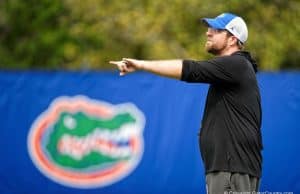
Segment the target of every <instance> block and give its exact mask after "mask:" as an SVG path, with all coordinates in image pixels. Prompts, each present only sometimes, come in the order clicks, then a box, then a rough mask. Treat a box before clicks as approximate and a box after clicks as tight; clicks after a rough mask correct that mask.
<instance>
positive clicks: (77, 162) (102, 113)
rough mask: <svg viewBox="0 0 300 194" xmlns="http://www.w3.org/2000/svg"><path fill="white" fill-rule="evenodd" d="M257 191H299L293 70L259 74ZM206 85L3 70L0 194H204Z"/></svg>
mask: <svg viewBox="0 0 300 194" xmlns="http://www.w3.org/2000/svg"><path fill="white" fill-rule="evenodd" d="M258 81H259V86H260V89H261V95H262V106H263V126H262V134H263V142H264V150H263V157H264V160H263V176H262V180H261V186H260V191H262V192H265V191H268V192H291V193H292V192H293V193H299V192H300V166H299V164H300V156H298V150H299V148H300V141H299V139H300V125H299V123H298V120H299V118H300V117H299V115H300V74H299V73H259V74H258ZM207 88H208V86H207V85H205V84H188V83H184V82H180V81H177V80H172V79H168V78H162V77H159V76H155V75H152V74H147V73H142V72H139V73H135V74H130V75H127V76H124V77H120V76H118V73H117V72H63V71H57V72H53V71H49V72H47V71H45V72H44V71H40V72H39V71H24V72H13V71H1V72H0V91H1V96H0V118H1V121H2V125H1V132H0V133H1V138H2V139H1V142H2V146H1V147H0V151H1V152H0V153H1V160H0V193H5V194H25V193H44V194H47V193H49V194H53V193H59V194H67V193H74V194H96V193H97V194H100V193H103V194H147V193H149V194H167V193H172V194H175V193H178V194H182V193H184V194H196V193H205V179H204V177H205V175H204V167H203V163H202V161H201V158H200V153H199V149H198V131H199V126H200V122H201V118H202V114H203V110H204V104H205V99H206V94H207Z"/></svg>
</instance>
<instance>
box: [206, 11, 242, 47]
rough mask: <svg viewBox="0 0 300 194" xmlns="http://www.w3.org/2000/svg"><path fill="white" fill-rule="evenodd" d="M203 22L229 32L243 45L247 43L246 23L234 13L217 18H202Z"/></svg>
mask: <svg viewBox="0 0 300 194" xmlns="http://www.w3.org/2000/svg"><path fill="white" fill-rule="evenodd" d="M202 21H203V22H204V23H205V24H206V25H207V26H209V27H211V28H214V29H220V30H228V31H229V32H230V33H231V34H232V35H234V36H235V37H236V38H237V39H239V40H240V41H241V42H242V43H245V42H246V40H247V38H248V29H247V25H246V23H245V21H244V20H243V19H242V18H241V17H239V16H237V15H234V14H232V13H223V14H221V15H219V16H217V17H215V18H202Z"/></svg>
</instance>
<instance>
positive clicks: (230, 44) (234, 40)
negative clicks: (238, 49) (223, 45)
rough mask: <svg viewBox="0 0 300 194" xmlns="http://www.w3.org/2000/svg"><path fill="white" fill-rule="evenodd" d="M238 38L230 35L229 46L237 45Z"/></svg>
mask: <svg viewBox="0 0 300 194" xmlns="http://www.w3.org/2000/svg"><path fill="white" fill-rule="evenodd" d="M237 43H238V39H237V38H236V37H235V36H230V37H228V44H229V46H234V45H237Z"/></svg>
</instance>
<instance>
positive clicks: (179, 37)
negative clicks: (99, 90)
mask: <svg viewBox="0 0 300 194" xmlns="http://www.w3.org/2000/svg"><path fill="white" fill-rule="evenodd" d="M223 12H233V13H235V14H238V15H241V16H242V17H243V18H244V19H245V21H246V23H247V25H248V28H249V39H248V41H247V44H246V50H249V51H251V52H252V54H253V55H254V57H255V58H256V59H257V60H258V62H259V64H260V69H261V70H273V71H274V70H280V69H291V68H293V69H299V67H300V63H299V62H298V61H299V60H300V48H299V45H300V44H299V43H300V41H299V35H300V25H299V24H298V23H299V13H300V3H299V1H298V0H289V1H285V0H264V1H260V0H253V1H239V0H227V1H221V0H210V1H207V0H202V1H200V0H186V1H182V0H164V1H161V0H127V1H124V0H84V1H82V0H26V1H23V0H2V1H0V68H2V69H28V68H29V69H71V70H77V69H110V68H114V67H112V66H111V65H109V64H108V61H109V60H119V59H121V58H122V57H133V58H138V59H168V58H192V59H208V58H209V57H211V56H209V55H208V54H206V53H205V51H204V41H205V36H204V35H205V31H206V29H205V27H204V26H202V25H200V24H199V18H202V17H215V16H217V15H219V14H220V13H223Z"/></svg>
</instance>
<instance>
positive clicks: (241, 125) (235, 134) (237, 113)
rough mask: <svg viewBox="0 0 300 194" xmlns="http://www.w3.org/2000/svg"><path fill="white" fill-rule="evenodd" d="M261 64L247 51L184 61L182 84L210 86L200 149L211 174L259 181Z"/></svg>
mask: <svg viewBox="0 0 300 194" xmlns="http://www.w3.org/2000/svg"><path fill="white" fill-rule="evenodd" d="M255 71H256V64H255V62H254V60H253V59H252V58H251V56H250V54H249V53H248V52H242V51H239V52H235V53H233V54H232V55H230V56H222V57H216V58H214V59H212V60H208V61H193V60H183V68H182V77H181V80H183V81H186V82H199V83H209V84H210V87H209V91H208V94H207V99H206V105H205V110H204V115H203V119H202V124H201V129H200V136H199V145H200V150H201V156H202V159H203V162H204V165H205V171H206V173H209V172H214V171H228V172H239V173H247V174H250V175H252V176H256V177H260V176H261V169H262V155H261V150H262V147H263V146H262V138H261V131H260V128H261V120H262V113H261V100H260V92H259V87H258V84H257V80H256V74H255Z"/></svg>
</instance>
